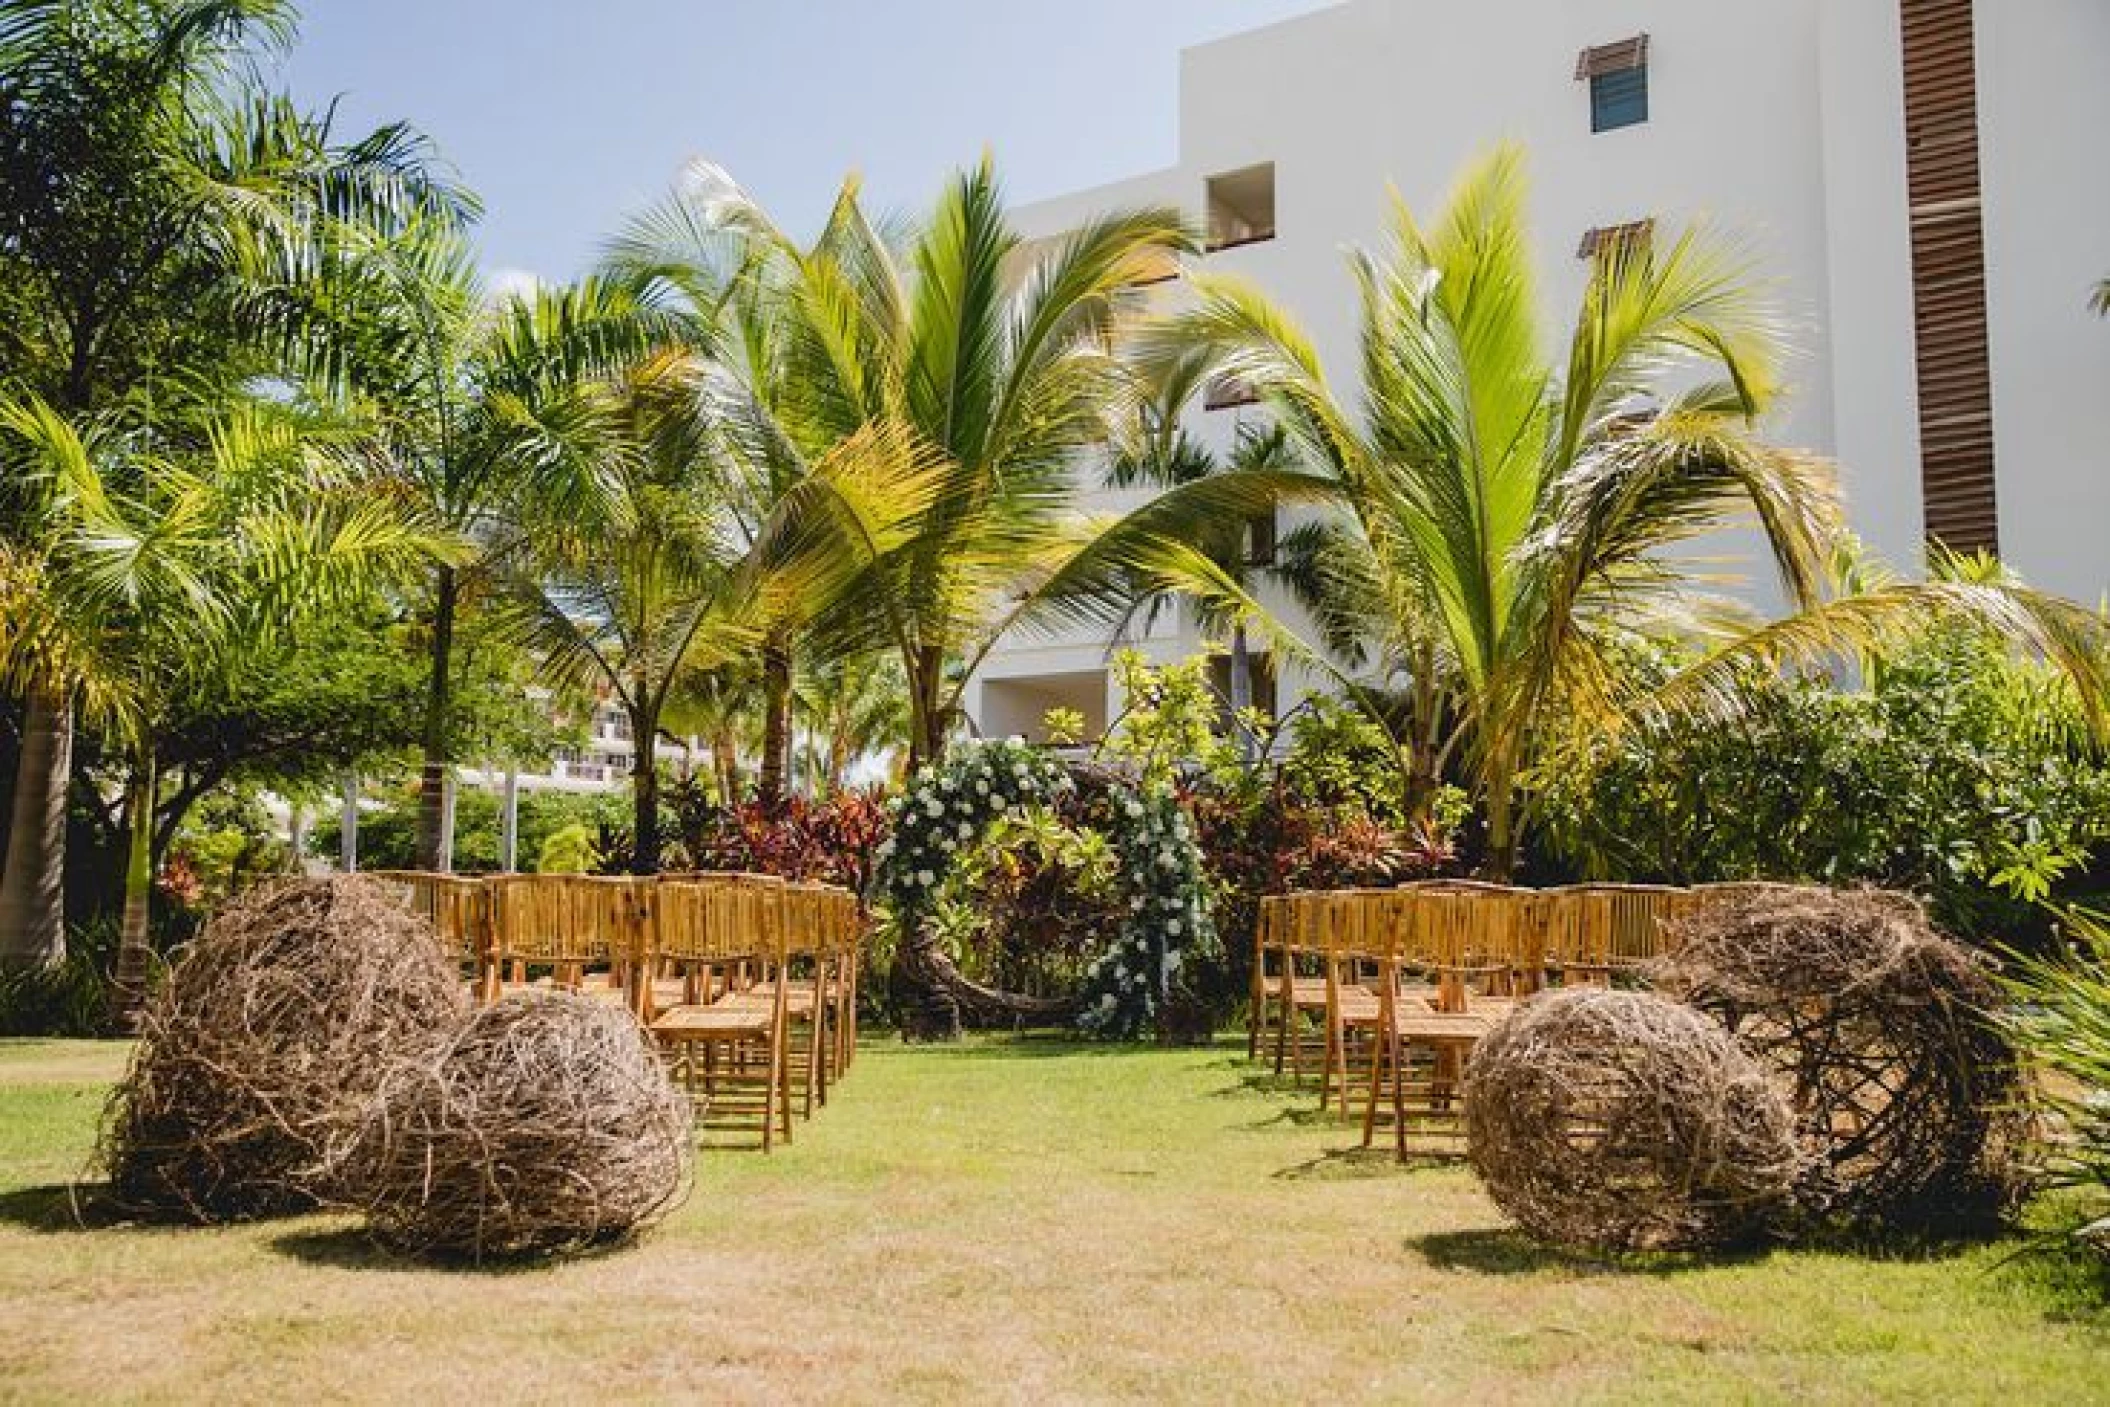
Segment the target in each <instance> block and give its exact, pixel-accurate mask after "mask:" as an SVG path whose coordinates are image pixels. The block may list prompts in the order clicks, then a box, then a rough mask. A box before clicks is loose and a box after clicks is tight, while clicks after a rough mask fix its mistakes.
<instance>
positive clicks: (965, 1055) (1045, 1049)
mask: <svg viewBox="0 0 2110 1407" xmlns="http://www.w3.org/2000/svg"><path fill="white" fill-rule="evenodd" d="M904 1045H905V1048H907V1049H910V1050H914V1051H917V1052H918V1053H923V1052H929V1053H931V1054H943V1055H952V1056H956V1057H958V1058H960V1059H962V1060H1049V1059H1058V1058H1059V1059H1077V1058H1089V1059H1095V1060H1122V1059H1129V1060H1133V1059H1137V1058H1139V1057H1142V1056H1150V1055H1164V1054H1167V1053H1169V1052H1179V1051H1185V1052H1187V1053H1190V1054H1191V1053H1193V1052H1195V1051H1204V1050H1207V1049H1209V1047H1207V1046H1164V1045H1156V1044H1146V1043H1142V1042H1135V1041H1095V1040H1089V1039H1087V1038H1085V1037H1083V1036H1079V1035H1077V1034H1075V1033H1074V1032H1062V1031H1045V1032H1043V1031H1021V1032H1018V1033H1016V1034H1013V1033H1009V1032H1002V1033H976V1034H975V1035H972V1036H969V1037H968V1038H966V1039H965V1040H960V1041H921V1042H905V1043H904Z"/></svg>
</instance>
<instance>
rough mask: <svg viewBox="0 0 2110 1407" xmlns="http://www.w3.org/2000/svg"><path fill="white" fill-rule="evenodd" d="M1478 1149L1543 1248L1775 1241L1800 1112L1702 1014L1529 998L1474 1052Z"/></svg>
mask: <svg viewBox="0 0 2110 1407" xmlns="http://www.w3.org/2000/svg"><path fill="white" fill-rule="evenodd" d="M1465 1084H1466V1088H1465V1126H1466V1146H1467V1154H1468V1156H1469V1157H1470V1159H1471V1161H1472V1165H1473V1168H1474V1170H1475V1171H1476V1172H1478V1173H1479V1175H1480V1178H1481V1180H1482V1182H1483V1183H1485V1184H1486V1187H1487V1190H1488V1193H1489V1195H1491V1196H1492V1197H1493V1198H1494V1200H1495V1203H1496V1205H1498V1206H1499V1207H1501V1209H1502V1210H1503V1211H1504V1212H1507V1213H1508V1214H1509V1215H1510V1216H1511V1217H1513V1218H1515V1219H1516V1221H1517V1222H1518V1223H1519V1224H1520V1225H1522V1226H1523V1227H1524V1229H1525V1230H1526V1231H1528V1232H1530V1233H1531V1234H1532V1235H1534V1236H1536V1237H1539V1238H1540V1239H1542V1240H1546V1241H1550V1242H1553V1243H1555V1244H1557V1245H1562V1246H1569V1247H1577V1248H1583V1249H1589V1250H1599V1251H1633V1250H1688V1249H1698V1248H1704V1247H1720V1246H1728V1245H1735V1244H1738V1243H1742V1242H1747V1241H1750V1240H1753V1239H1756V1238H1758V1237H1760V1236H1762V1235H1763V1234H1764V1233H1765V1232H1766V1231H1767V1230H1768V1228H1769V1227H1770V1226H1771V1224H1772V1222H1773V1219H1774V1218H1775V1216H1776V1215H1777V1214H1778V1213H1779V1212H1780V1210H1781V1208H1782V1207H1783V1206H1784V1204H1785V1203H1786V1200H1787V1197H1788V1194H1789V1192H1790V1190H1791V1188H1792V1187H1793V1185H1794V1180H1795V1174H1796V1169H1797V1161H1798V1160H1797V1157H1796V1152H1795V1146H1794V1141H1793V1138H1792V1133H1791V1126H1792V1120H1791V1119H1790V1116H1789V1112H1788V1109H1787V1105H1786V1103H1785V1102H1784V1101H1783V1100H1782V1099H1781V1098H1780V1096H1779V1095H1778V1094H1777V1093H1776V1092H1775V1091H1774V1090H1773V1088H1772V1087H1771V1085H1770V1084H1769V1083H1768V1081H1767V1079H1766V1076H1765V1073H1764V1072H1763V1071H1762V1070H1761V1069H1760V1068H1759V1067H1758V1066H1757V1065H1756V1064H1755V1063H1754V1062H1753V1061H1752V1060H1751V1058H1750V1057H1749V1056H1747V1055H1745V1054H1744V1052H1743V1051H1741V1050H1739V1049H1738V1048H1737V1046H1736V1043H1735V1042H1734V1041H1732V1040H1730V1038H1729V1037H1728V1035H1727V1034H1726V1033H1724V1032H1723V1031H1722V1029H1721V1028H1720V1027H1719V1026H1717V1025H1716V1024H1714V1023H1713V1022H1712V1021H1710V1020H1708V1019H1707V1018H1706V1017H1705V1016H1703V1015H1701V1014H1700V1013H1698V1012H1696V1011H1693V1010H1691V1009H1690V1008H1687V1007H1683V1006H1680V1005H1678V1004H1677V1003H1676V1002H1672V1001H1668V1000H1665V999H1664V998H1662V997H1657V996H1653V995H1650V994H1648V993H1643V992H1616V991H1603V990H1595V989H1581V990H1574V991H1563V992H1557V993H1551V994H1548V995H1546V996H1542V997H1539V998H1537V999H1535V1000H1533V1001H1530V1002H1526V1003H1525V1004H1523V1005H1522V1006H1520V1007H1518V1008H1517V1009H1516V1010H1515V1011H1514V1012H1512V1013H1511V1014H1510V1015H1509V1016H1508V1017H1507V1018H1506V1019H1505V1020H1504V1021H1503V1022H1502V1024H1501V1025H1499V1026H1497V1027H1496V1028H1495V1030H1494V1031H1493V1032H1491V1033H1490V1034H1489V1035H1488V1036H1487V1037H1486V1038H1485V1039H1484V1040H1482V1041H1481V1042H1480V1045H1479V1047H1478V1048H1477V1049H1476V1050H1475V1051H1474V1052H1473V1056H1472V1060H1471V1062H1470V1063H1469V1064H1468V1066H1467V1068H1466V1076H1465Z"/></svg>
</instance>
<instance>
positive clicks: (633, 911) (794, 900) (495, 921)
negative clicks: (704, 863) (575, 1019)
mask: <svg viewBox="0 0 2110 1407" xmlns="http://www.w3.org/2000/svg"><path fill="white" fill-rule="evenodd" d="M370 877H372V878H375V879H378V880H379V881H381V882H382V883H384V884H388V885H392V886H395V887H396V888H397V889H398V890H399V891H400V892H401V894H402V895H403V898H404V902H405V903H406V904H407V905H408V906H409V907H411V908H412V909H413V910H414V911H416V912H418V913H421V914H423V915H424V916H425V917H427V918H429V919H430V920H431V921H432V924H433V927H434V929H435V930H436V931H437V933H438V934H439V935H440V938H441V941H442V942H444V943H445V944H447V945H448V947H449V948H450V950H451V951H452V952H454V953H455V955H456V956H457V957H458V958H459V959H460V960H461V962H462V963H463V965H464V967H465V968H467V969H468V970H469V971H470V973H471V974H472V976H471V979H470V980H471V982H472V983H473V986H474V990H475V992H476V994H477V997H478V999H479V1000H481V1001H485V1002H490V1001H496V1000H497V999H498V998H499V997H501V996H503V995H504V994H505V993H506V992H507V991H509V990H519V989H520V988H522V987H526V986H534V985H548V986H555V987H560V988H567V989H571V990H575V991H581V992H586V993H589V994H593V995H597V996H603V997H606V998H608V999H611V1000H621V1001H623V1002H625V1003H626V1004H628V1005H629V1006H630V1007H631V1009H632V1010H633V1011H634V1012H636V1014H637V1016H638V1018H639V1019H640V1020H641V1021H643V1022H644V1023H645V1025H646V1026H647V1028H648V1029H650V1030H651V1032H652V1033H653V1036H654V1037H655V1039H656V1040H657V1041H658V1043H659V1045H660V1048H661V1050H662V1052H663V1053H664V1055H665V1056H666V1059H667V1062H668V1066H669V1070H670V1073H671V1074H672V1076H673V1077H674V1078H676V1079H678V1080H679V1081H681V1082H682V1084H683V1085H684V1087H685V1088H687V1089H688V1090H689V1091H690V1092H691V1094H692V1095H693V1096H694V1097H695V1099H696V1102H697V1108H698V1117H699V1121H700V1122H701V1123H702V1125H703V1127H704V1128H705V1130H706V1131H707V1132H708V1131H715V1130H720V1129H741V1128H752V1129H755V1130H757V1131H758V1132H759V1135H760V1141H761V1146H762V1147H763V1148H764V1149H765V1150H768V1149H770V1148H773V1147H774V1145H775V1143H776V1142H777V1141H778V1140H779V1139H783V1140H785V1141H787V1142H788V1141H789V1140H790V1138H791V1136H792V1119H793V1115H794V1112H796V1113H797V1114H798V1115H800V1116H802V1117H805V1118H811V1117H812V1116H813V1113H814V1111H815V1110H816V1109H817V1108H821V1107H825V1106H826V1104H827V1101H828V1092H829V1089H830V1087H831V1086H832V1085H834V1084H835V1083H836V1082H838V1081H839V1080H841V1078H842V1077H843V1076H844V1075H845V1074H846V1073H847V1072H848V1070H849V1068H850V1066H851V1064H852V1063H853V1062H854V1061H855V1059H856V1053H857V981H858V972H859V968H860V954H861V947H862V941H863V934H864V919H863V914H862V910H861V909H860V907H859V905H858V903H857V899H856V896H855V895H853V894H851V893H850V892H849V891H848V890H846V889H842V888H839V887H837V886H833V885H824V884H802V883H795V882H787V881H785V880H783V879H780V878H778V877H776V876H773V875H756V874H744V873H736V872H727V871H689V872H679V873H667V874H662V875H656V876H649V877H630V876H599V875H494V876H488V877H485V878H481V879H477V878H469V877H465V876H459V875H449V874H428V873H424V872H418V871H380V872H373V873H372V874H371V875H370Z"/></svg>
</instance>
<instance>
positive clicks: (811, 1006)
mask: <svg viewBox="0 0 2110 1407" xmlns="http://www.w3.org/2000/svg"><path fill="white" fill-rule="evenodd" d="M725 887H729V888H732V889H734V890H735V891H736V892H746V893H754V894H762V895H773V896H774V898H775V901H776V903H777V905H778V907H779V909H780V912H781V915H782V925H783V941H782V944H781V946H780V949H779V956H778V958H777V960H776V963H775V967H776V971H775V972H774V974H771V973H770V972H769V971H768V963H767V959H763V961H762V968H763V971H762V975H761V980H760V981H759V982H757V983H755V984H753V985H745V986H740V987H736V989H735V990H734V991H733V992H732V993H730V994H729V995H728V996H726V997H724V998H722V999H721V1002H720V1005H754V1004H762V1003H765V1002H769V1001H772V1000H774V1001H780V1002H781V1004H782V1007H783V1020H784V1053H785V1059H786V1061H787V1069H788V1073H789V1075H790V1077H791V1078H792V1079H793V1080H795V1081H796V1083H797V1098H798V1103H799V1116H800V1117H801V1118H806V1119H810V1118H812V1117H813V1110H814V1106H815V1105H816V1103H820V1104H825V1103H826V1102H827V1098H828V1096H827V1081H828V1078H829V1067H830V1065H831V1063H832V1062H831V1061H830V1060H829V1059H828V1057H827V1056H826V1055H825V1049H826V1045H827V1039H828V1037H827V1026H828V1008H829V1006H830V1004H831V1002H832V1001H833V997H834V993H833V987H834V983H835V975H836V974H835V960H836V954H835V952H834V947H835V944H834V940H833V938H832V935H831V931H830V930H831V925H832V923H833V921H834V918H833V908H834V905H833V902H832V898H833V895H834V893H835V892H836V891H834V890H833V889H831V888H830V887H829V886H828V885H825V884H804V883H792V884H778V885H777V886H775V887H774V888H771V887H770V886H760V885H757V886H741V885H738V884H731V885H727V886H725ZM794 972H796V975H794ZM772 978H773V980H772Z"/></svg>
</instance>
